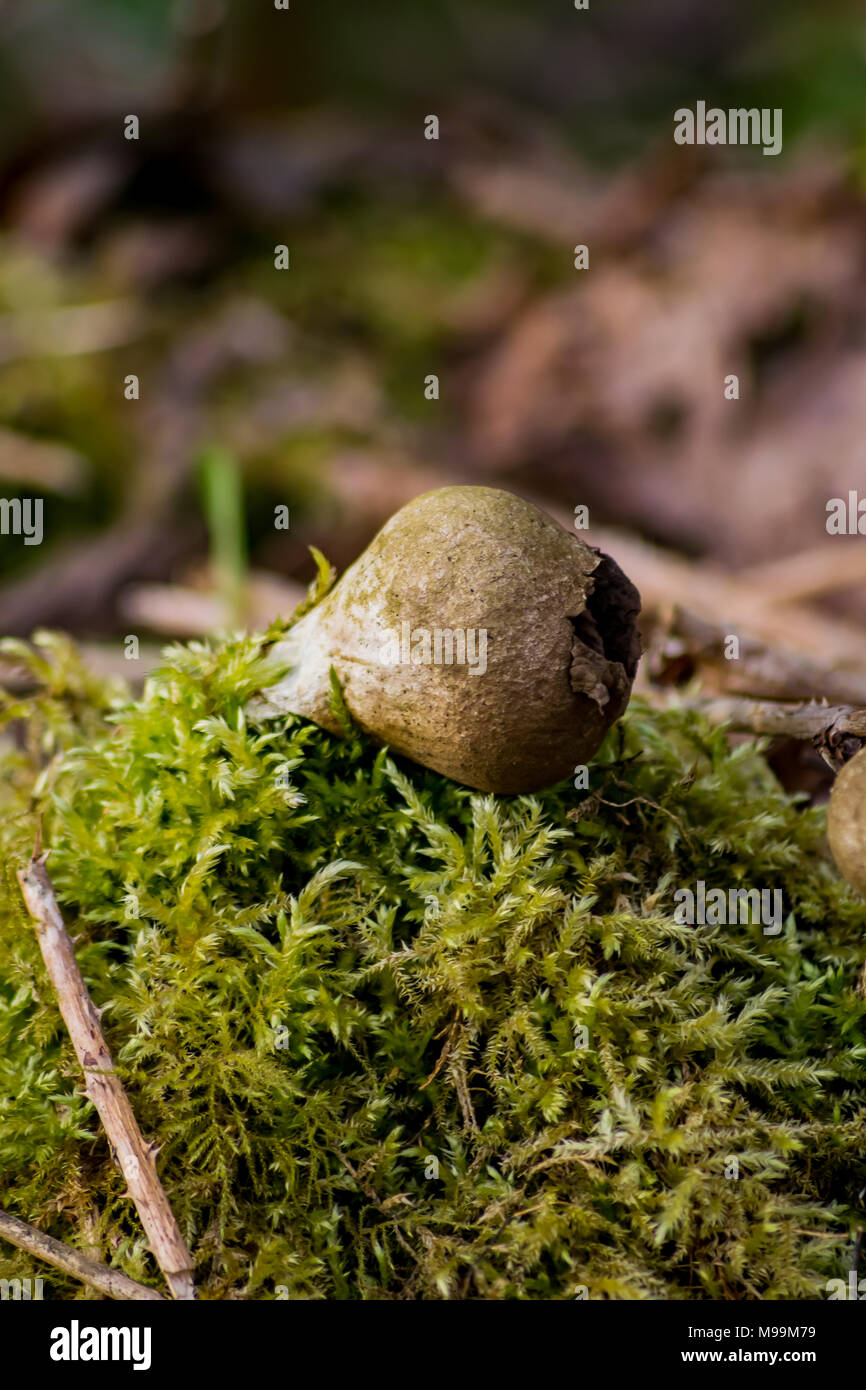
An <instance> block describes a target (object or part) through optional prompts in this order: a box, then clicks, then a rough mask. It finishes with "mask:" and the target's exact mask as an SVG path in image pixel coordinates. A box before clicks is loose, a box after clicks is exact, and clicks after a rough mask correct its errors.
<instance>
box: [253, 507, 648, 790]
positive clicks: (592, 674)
mask: <svg viewBox="0 0 866 1390" xmlns="http://www.w3.org/2000/svg"><path fill="white" fill-rule="evenodd" d="M639 611H640V595H639V594H638V592H637V590H636V589H635V587H634V585H633V584H632V583H630V581H629V580H628V579H627V578H626V577H625V575H624V574H623V573H622V571H621V570H620V568H619V566H618V565H617V564H615V562H614V561H613V560H611V559H610V558H609V557H608V556H607V555H603V554H601V552H599V551H597V550H593V549H591V548H590V547H589V546H588V545H586V544H585V543H584V542H583V541H582V540H580V539H579V537H577V536H576V535H572V534H571V533H570V532H568V531H566V530H564V529H563V527H561V526H560V525H559V524H558V523H557V522H555V521H553V520H552V518H551V517H549V516H546V515H545V514H544V512H541V511H539V510H538V508H537V507H534V506H532V505H531V504H530V503H528V502H525V501H523V500H522V499H521V498H519V497H515V496H514V495H513V494H512V493H509V492H502V491H500V490H499V489H497V488H490V487H443V488H438V489H436V491H434V492H427V493H424V494H423V495H422V496H420V497H416V498H414V499H413V501H411V502H409V503H408V504H407V505H406V506H405V507H403V508H401V510H400V511H398V512H397V513H396V514H395V515H394V516H392V517H391V519H390V521H388V522H387V523H386V524H385V526H383V527H382V530H381V531H380V532H379V533H378V535H377V536H375V537H374V539H373V540H372V541H371V542H370V544H369V545H368V547H367V549H366V550H365V551H364V552H363V554H362V555H361V556H360V557H359V558H358V559H357V560H356V561H355V562H354V564H352V565H351V566H350V567H349V568H348V569H347V570H346V571H345V573H344V574H343V576H342V578H341V579H340V580H339V582H338V583H337V584H336V585H335V587H334V588H333V589H332V591H331V592H330V593H329V594H328V595H327V596H326V597H325V598H324V599H323V600H322V601H321V602H320V603H319V604H318V605H317V606H316V607H315V608H314V609H312V611H311V612H309V613H307V614H306V615H305V616H304V617H303V618H301V619H300V621H299V622H298V623H297V624H296V625H295V626H294V627H293V628H292V629H291V630H290V631H289V632H288V634H287V635H286V638H285V639H284V640H281V641H280V642H278V643H277V644H276V646H275V648H274V650H273V655H274V657H275V658H276V659H278V660H279V661H280V662H281V664H282V663H288V664H289V670H288V672H287V674H286V676H285V677H284V678H283V679H282V680H281V681H280V682H279V683H277V684H276V685H274V686H272V687H270V688H269V689H267V690H265V691H263V692H262V693H261V696H260V697H259V698H257V699H256V700H255V701H254V702H252V704H251V705H250V707H249V709H250V713H251V714H252V715H253V716H254V717H265V716H270V715H274V714H280V713H289V712H290V713H293V714H299V715H304V716H306V718H308V719H312V720H314V721H315V723H316V724H319V725H321V726H322V728H325V729H329V730H330V731H331V732H332V733H340V732H341V730H340V726H339V724H338V722H337V720H336V719H335V717H334V714H333V713H332V710H331V707H330V699H329V697H330V694H331V687H330V668H331V667H332V666H333V668H334V670H335V671H336V673H337V676H338V677H339V680H340V683H341V685H342V688H343V694H344V697H345V700H346V705H347V707H348V709H349V712H350V713H351V715H352V717H353V719H354V720H355V722H356V723H357V724H358V725H359V726H360V727H361V728H362V729H363V730H365V731H366V732H367V733H369V734H371V735H372V736H373V737H374V738H375V739H377V740H378V741H379V742H381V743H386V744H388V745H389V747H390V748H391V749H392V750H393V751H394V752H396V753H401V754H403V755H405V756H406V757H408V758H411V759H413V760H414V761H415V762H418V763H422V764H423V765H424V766H425V767H430V768H433V769H435V770H436V771H437V772H441V773H444V774H445V775H446V776H448V777H452V778H454V780H455V781H457V782H462V783H464V784H465V785H466V786H469V787H474V788H476V789H478V790H480V791H489V792H505V793H509V792H511V793H514V792H529V791H535V790H537V789H538V788H540V787H544V786H547V785H548V784H550V783H551V782H555V781H558V780H559V779H560V778H562V777H565V776H568V775H571V774H572V773H573V771H574V769H575V768H576V767H577V766H579V765H581V764H585V763H586V762H588V760H589V759H590V758H591V757H592V755H593V754H594V753H595V751H596V750H597V748H598V747H599V744H600V743H601V741H602V739H603V738H604V735H605V733H606V731H607V729H608V728H609V727H610V725H611V724H612V723H613V722H614V721H615V720H616V719H618V718H619V716H620V715H621V714H622V712H623V710H624V709H625V707H626V705H627V703H628V698H629V694H630V692H631V685H632V681H633V679H634V675H635V671H636V669H637V663H638V659H639V657H640V637H639V634H638V629H637V621H636V620H637V615H638V613H639Z"/></svg>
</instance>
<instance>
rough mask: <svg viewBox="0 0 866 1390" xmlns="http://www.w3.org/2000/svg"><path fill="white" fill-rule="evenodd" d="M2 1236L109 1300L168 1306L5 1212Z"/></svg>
mask: <svg viewBox="0 0 866 1390" xmlns="http://www.w3.org/2000/svg"><path fill="white" fill-rule="evenodd" d="M0 1236H2V1237H3V1239H4V1240H8V1241H9V1242H10V1244H11V1245H17V1246H18V1248H19V1250H26V1251H27V1252H28V1254H30V1255H35V1256H36V1258H37V1259H39V1260H45V1261H46V1262H47V1263H48V1264H50V1265H54V1268H55V1269H62V1270H63V1273H64V1274H71V1275H72V1277H73V1279H80V1280H81V1282H82V1284H87V1285H89V1287H90V1288H92V1289H98V1290H99V1292H100V1293H104V1294H107V1295H108V1297H109V1298H120V1299H126V1300H129V1301H133V1300H138V1301H141V1302H144V1301H149V1302H157V1303H164V1302H165V1299H164V1298H163V1296H162V1294H161V1293H157V1291H156V1289H148V1288H146V1287H145V1285H144V1284H137V1283H136V1282H135V1280H134V1279H128V1278H127V1276H126V1275H125V1274H121V1273H120V1271H119V1270H116V1269H110V1268H109V1267H108V1265H103V1264H100V1263H99V1261H98V1260H89V1259H88V1258H87V1256H86V1255H82V1254H81V1252H80V1251H79V1250H73V1249H72V1247H71V1246H69V1245H64V1244H63V1241H62V1240H55V1239H54V1237H53V1236H47V1235H45V1233H44V1231H40V1230H38V1229H37V1228H36V1227H35V1226H28V1225H27V1223H26V1222H25V1221H19V1220H18V1218H17V1217H15V1216H10V1215H9V1213H8V1212H6V1211H0Z"/></svg>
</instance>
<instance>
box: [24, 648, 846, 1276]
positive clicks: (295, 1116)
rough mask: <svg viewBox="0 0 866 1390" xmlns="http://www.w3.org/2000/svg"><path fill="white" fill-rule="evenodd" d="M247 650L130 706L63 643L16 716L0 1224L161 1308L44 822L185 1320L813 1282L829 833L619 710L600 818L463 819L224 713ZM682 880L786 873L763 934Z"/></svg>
mask: <svg viewBox="0 0 866 1390" xmlns="http://www.w3.org/2000/svg"><path fill="white" fill-rule="evenodd" d="M266 649H267V647H266V643H264V642H263V641H261V640H256V639H242V640H236V641H231V642H228V643H226V644H225V645H223V646H220V647H219V648H217V649H215V650H211V649H209V648H208V647H206V646H203V645H195V646H191V647H188V648H174V649H172V650H171V651H170V652H169V653H168V654H167V665H166V667H165V668H164V670H163V671H162V672H161V673H160V674H159V675H158V676H156V677H154V678H152V679H151V680H150V681H149V683H148V686H147V688H146V690H145V693H144V696H143V698H142V699H140V700H138V701H136V702H130V701H129V700H128V699H127V698H126V697H125V696H124V695H123V694H122V692H120V691H119V690H109V689H105V688H103V687H101V686H100V685H99V684H98V683H95V682H94V681H93V680H92V679H90V678H89V677H87V676H86V675H85V673H84V672H83V671H82V670H81V668H80V667H79V666H78V663H77V660H76V658H75V655H74V652H73V651H72V649H71V648H68V647H66V645H65V644H63V643H61V642H58V641H56V640H55V642H54V645H53V646H52V647H51V648H43V650H42V653H41V657H40V658H39V660H42V662H43V664H42V665H41V666H38V669H37V674H38V675H39V676H40V678H41V680H42V682H43V685H42V688H41V689H40V691H39V692H38V693H37V694H36V695H34V696H33V697H32V698H30V699H28V700H26V701H21V702H18V703H15V702H12V701H10V702H9V704H8V707H7V709H6V711H5V719H6V722H7V723H8V722H10V721H11V720H13V719H14V720H16V721H17V723H16V726H15V727H16V728H17V729H18V730H23V731H24V737H23V741H22V740H21V739H19V740H18V741H17V742H16V744H13V743H12V742H11V741H10V743H9V746H8V749H7V751H6V752H5V754H4V756H3V764H4V766H3V771H4V774H5V775H4V779H3V782H4V790H3V793H2V798H3V801H2V813H3V814H2V840H3V851H4V860H5V870H4V873H5V879H6V889H7V892H6V895H5V901H4V904H3V908H2V916H0V1171H2V1174H3V1179H2V1189H0V1204H2V1205H3V1206H5V1207H6V1208H7V1209H10V1210H12V1211H13V1212H14V1213H15V1214H17V1215H19V1216H21V1217H23V1218H24V1219H26V1220H30V1221H33V1222H36V1223H37V1224H39V1225H40V1226H42V1227H43V1228H44V1229H46V1230H49V1231H51V1232H52V1233H53V1234H55V1235H57V1236H59V1237H60V1238H62V1239H64V1240H67V1241H68V1242H70V1243H72V1244H75V1245H79V1246H82V1247H89V1248H91V1249H92V1248H93V1247H97V1248H98V1250H99V1251H100V1253H101V1255H102V1258H104V1259H106V1260H108V1261H110V1262H112V1263H114V1264H116V1265H118V1266H120V1267H122V1268H124V1269H125V1270H127V1271H128V1272H129V1273H130V1274H132V1275H133V1276H135V1277H139V1278H144V1279H146V1280H148V1281H150V1282H153V1283H154V1284H156V1285H159V1284H160V1280H159V1275H158V1272H157V1271H156V1270H155V1268H154V1266H153V1264H152V1261H151V1258H150V1256H149V1254H148V1252H147V1249H146V1246H145V1244H144V1241H143V1237H142V1235H141V1232H140V1227H139V1225H138V1222H137V1220H136V1217H135V1213H134V1211H133V1210H132V1209H131V1204H130V1202H129V1200H128V1199H127V1198H125V1197H124V1195H123V1186H124V1185H123V1182H122V1179H121V1178H120V1176H119V1174H118V1172H117V1171H116V1169H115V1168H114V1167H113V1165H112V1162H111V1158H110V1155H109V1151H108V1146H107V1144H106V1141H105V1138H104V1135H103V1134H102V1132H101V1129H100V1126H99V1124H98V1120H97V1117H96V1115H95V1113H94V1111H93V1110H92V1108H91V1107H90V1105H89V1104H88V1103H87V1102H86V1100H85V1099H83V1098H82V1097H81V1095H80V1094H79V1088H80V1076H79V1073H78V1070H77V1066H76V1063H75V1059H74V1057H73V1055H72V1052H71V1047H70V1044H69V1042H68V1040H67V1038H66V1035H65V1031H64V1028H63V1025H62V1022H61V1020H60V1017H59V1015H58V1012H57V1009H56V1006H55V1004H54V1002H53V998H52V993H51V989H50V986H49V985H48V983H47V980H46V977H45V973H44V970H43V967H42V963H41V959H40V956H39V952H38V949H37V946H36V943H35V939H34V934H33V930H32V927H31V925H30V923H29V922H28V921H27V919H26V918H25V915H24V911H23V908H22V907H21V906H20V902H19V897H18V892H17V884H16V883H15V879H14V869H15V867H16V865H17V864H18V863H20V862H21V860H22V859H24V858H25V857H26V856H27V855H28V854H29V851H30V847H31V845H32V842H33V833H34V826H35V815H34V812H35V811H36V810H37V809H38V810H40V811H41V814H42V818H43V823H44V830H45V837H46V840H47V842H48V843H49V844H50V845H51V846H52V851H51V856H50V859H49V864H48V867H49V870H50V872H51V874H52V877H53V879H54V882H55V884H56V886H57V889H58V893H59V895H60V897H61V900H62V903H63V905H64V911H65V915H66V918H67V921H68V924H69V926H70V930H71V932H72V933H73V935H75V936H76V938H77V953H78V958H79V960H80V962H81V966H82V969H83V972H84V975H85V978H86V980H87V982H88V985H89V988H90V990H91V992H92V994H93V996H94V999H95V1001H96V1003H97V1004H98V1005H99V1006H100V1007H101V1008H103V1010H104V1017H103V1023H104V1027H105V1029H106V1032H107V1036H108V1040H109V1043H110V1045H111V1047H112V1049H113V1051H114V1054H115V1056H116V1058H117V1059H118V1061H119V1063H120V1065H121V1067H122V1072H123V1076H124V1080H125V1083H126V1085H127V1087H128V1090H129V1095H130V1098H131V1100H132V1103H133V1106H134V1108H135V1110H136V1113H137V1115H138V1117H139V1120H140V1123H141V1125H142V1128H143V1130H144V1132H145V1134H146V1135H148V1136H149V1137H151V1136H152V1137H154V1138H156V1139H157V1140H158V1142H159V1143H160V1144H161V1145H162V1149H161V1153H160V1160H159V1163H160V1172H161V1176H162V1179H163V1182H164V1184H165V1186H166V1188H167V1191H168V1193H169V1196H170V1199H171V1202H172V1205H173V1207H174V1210H175V1212H176V1213H177V1215H178V1218H179V1220H180V1223H181V1226H182V1228H183V1230H184V1232H185V1233H186V1235H187V1237H188V1239H189V1241H190V1243H191V1246H192V1249H193V1251H194V1255H195V1259H196V1265H197V1280H198V1283H199V1286H200V1289H201V1291H202V1296H204V1297H211V1298H239V1297H246V1298H273V1297H275V1296H285V1293H287V1294H288V1296H289V1297H314V1298H315V1297H318V1298H386V1299H387V1298H401V1297H422V1298H441V1297H452V1298H461V1297H462V1298H478V1297H483V1298H496V1299H498V1298H548V1297H552V1298H569V1297H574V1296H576V1294H578V1293H579V1291H580V1289H581V1286H585V1287H586V1288H587V1289H588V1290H589V1294H590V1296H591V1297H594V1298H598V1297H620V1298H645V1297H671V1298H708V1297H709V1298H749V1297H754V1296H760V1297H765V1298H782V1297H793V1298H810V1297H812V1298H818V1297H824V1296H825V1294H824V1284H825V1282H826V1280H827V1279H828V1278H830V1277H835V1276H838V1275H844V1273H845V1270H846V1268H847V1264H846V1261H847V1259H848V1251H849V1249H850V1244H849V1233H850V1230H851V1228H852V1227H853V1226H854V1225H856V1224H857V1223H858V1222H862V1220H863V1206H862V1190H863V1188H864V1184H866V1123H864V1121H866V1104H864V1101H866V1087H864V1082H863V1057H864V1050H866V1034H864V1013H866V1005H864V1003H863V1001H862V1000H861V999H860V998H859V996H858V995H857V994H856V993H855V989H854V986H855V981H856V975H857V971H858V968H859V966H860V964H861V961H862V957H863V951H864V947H863V937H864V925H866V907H864V906H863V905H861V904H858V903H856V902H855V901H854V899H853V898H852V897H851V896H849V894H848V892H847V890H846V889H845V888H844V886H843V885H842V884H841V883H840V882H839V880H838V879H837V877H836V876H835V874H834V873H833V871H832V869H831V868H830V867H829V866H828V864H827V863H826V860H825V858H824V856H823V834H824V827H823V816H822V814H821V813H820V812H817V811H808V810H804V809H802V808H801V807H798V806H797V805H795V804H794V803H793V802H792V801H791V800H790V799H789V798H788V797H786V796H785V795H784V794H783V793H782V792H781V791H780V789H779V787H778V785H777V784H776V783H775V781H774V779H773V777H772V775H771V773H770V772H769V770H768V768H767V766H766V764H765V762H764V761H763V758H762V757H761V755H760V753H759V751H757V750H755V749H753V748H751V747H740V748H738V749H736V750H735V751H733V752H732V751H731V750H730V749H729V747H728V745H727V742H726V739H725V737H724V735H723V734H722V733H720V732H718V731H713V730H711V729H710V728H709V727H708V726H706V725H705V724H704V723H702V722H701V721H700V720H699V719H698V718H697V717H696V716H694V715H692V714H688V713H685V712H682V713H677V712H669V713H658V712H654V711H652V710H651V709H650V708H649V707H648V706H647V705H646V704H644V703H643V702H641V701H638V700H635V701H633V703H632V705H631V708H630V710H629V712H628V714H627V716H626V718H625V719H624V721H623V722H622V723H621V725H620V726H618V728H617V729H616V730H614V731H613V732H612V733H611V734H610V735H609V737H608V740H607V743H606V745H605V746H604V748H603V749H602V751H601V753H600V755H599V758H598V759H597V761H596V763H595V764H594V765H593V768H592V770H591V790H590V792H589V793H588V794H587V793H578V792H575V791H574V790H573V789H572V788H571V786H570V784H565V785H560V786H558V787H556V788H553V789H551V790H550V791H548V792H545V793H543V794H541V795H537V796H532V797H514V798H504V797H499V798H497V797H492V796H481V795H476V794H472V793H470V792H468V791H466V790H464V789H462V788H460V787H458V786H457V785H455V784H454V783H451V782H449V781H448V780H447V779H445V778H442V777H439V776H437V775H435V774H433V773H428V772H425V771H424V770H422V769H420V768H418V767H415V766H413V765H411V764H403V765H401V766H397V764H396V763H395V762H394V761H392V759H391V758H390V757H389V756H388V755H387V753H386V752H384V751H378V752H377V750H376V749H375V748H374V747H372V746H371V745H370V744H368V743H367V742H366V741H364V740H362V739H361V738H360V737H359V736H358V735H357V734H356V733H354V732H353V731H351V730H349V731H348V734H347V737H345V738H344V739H336V738H332V737H330V736H329V735H327V734H325V733H323V732H322V731H321V730H319V729H317V728H315V727H314V726H312V725H309V724H305V723H303V722H302V721H300V720H296V719H293V718H288V719H283V720H280V721H277V722H275V723H272V724H269V725H267V726H265V727H263V728H255V729H254V728H251V727H249V726H248V725H247V724H246V723H245V721H244V716H243V712H242V711H243V706H244V704H245V702H246V700H247V698H248V697H249V695H250V694H251V692H252V691H253V690H254V689H255V688H256V687H257V686H258V685H259V684H260V683H261V682H262V681H263V680H264V679H266V678H267V669H266V668H267V656H266ZM37 665H38V663H37ZM697 878H703V879H705V880H706V882H707V883H708V885H719V886H722V887H726V888H727V887H731V886H736V885H738V884H741V883H742V884H744V885H746V886H750V885H751V886H758V887H775V886H779V887H782V888H783V890H784V894H785V911H786V914H787V920H786V925H785V928H784V931H783V932H782V934H781V935H780V936H778V937H775V938H774V937H767V936H764V935H763V934H762V933H761V928H760V927H759V926H745V925H744V926H729V927H720V926H715V927H714V926H683V925H678V924H677V923H676V922H675V921H674V917H673V910H674V901H673V893H674V890H675V889H676V888H677V887H681V886H683V887H687V886H690V885H693V884H694V882H695V880H696V879H697ZM582 1028H583V1029H585V1030H586V1038H587V1039H588V1044H587V1045H586V1046H581V1045H580V1044H581V1042H582V1041H583V1039H582V1037H581V1032H580V1030H581V1029H582ZM732 1157H736V1158H737V1159H738V1162H739V1177H738V1178H735V1179H734V1178H731V1177H726V1175H725V1173H726V1168H728V1170H729V1171H730V1169H729V1164H730V1160H731V1158H732ZM15 1272H17V1273H19V1274H20V1273H28V1272H29V1273H36V1272H38V1273H42V1274H44V1273H45V1271H44V1269H40V1270H38V1271H36V1270H34V1269H33V1268H32V1266H31V1265H30V1262H29V1261H28V1260H27V1259H26V1257H24V1256H18V1255H16V1254H14V1252H11V1251H9V1248H8V1247H6V1248H4V1250H3V1252H2V1257H0V1274H5V1275H9V1274H11V1273H15ZM49 1285H50V1288H51V1291H52V1296H54V1297H66V1298H69V1297H75V1296H81V1292H82V1291H81V1290H80V1289H78V1288H77V1287H76V1286H75V1285H73V1284H72V1283H71V1282H68V1281H65V1280H63V1279H62V1278H60V1277H56V1278H55V1277H54V1276H51V1275H49Z"/></svg>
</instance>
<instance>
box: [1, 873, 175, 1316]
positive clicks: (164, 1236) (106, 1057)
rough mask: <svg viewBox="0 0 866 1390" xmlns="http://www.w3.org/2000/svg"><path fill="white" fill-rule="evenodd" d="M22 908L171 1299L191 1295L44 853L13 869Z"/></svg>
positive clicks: (148, 1148)
mask: <svg viewBox="0 0 866 1390" xmlns="http://www.w3.org/2000/svg"><path fill="white" fill-rule="evenodd" d="M18 882H19V883H20V884H21V892H22V895H23V897H24V902H25V904H26V906H27V911H28V912H29V913H30V916H31V917H32V918H33V920H34V922H35V923H36V927H37V935H38V938H39V946H40V949H41V951H42V957H43V959H44V961H45V965H46V968H47V970H48V974H49V975H50V977H51V983H52V984H53V986H54V988H55V990H56V992H57V1002H58V1004H59V1007H60V1012H61V1014H62V1015H63V1021H64V1023H65V1024H66V1027H67V1029H68V1031H69V1036H70V1038H71V1039H72V1044H73V1046H74V1048H75V1051H76V1053H77V1055H78V1060H79V1062H80V1063H81V1066H82V1069H83V1071H84V1077H85V1085H86V1090H87V1095H88V1096H89V1098H90V1100H92V1101H93V1104H94V1105H95V1106H96V1109H97V1111H98V1112H99V1116H100V1119H101V1120H102V1123H103V1124H104V1126H105V1130H106V1133H107V1134H108V1137H109V1139H110V1141H111V1144H112V1146H113V1148H114V1151H115V1154H116V1156H117V1162H118V1165H119V1167H120V1170H121V1172H122V1173H123V1176H124V1177H125V1178H126V1182H127V1186H128V1188H129V1195H130V1196H131V1197H132V1200H133V1201H134V1202H135V1205H136V1208H137V1209H138V1214H139V1216H140V1217H141V1223H142V1225H143V1226H144V1229H145V1232H146V1233H147V1238H148V1240H149V1241H150V1246H151V1249H152V1250H153V1253H154V1256H155V1258H156V1261H157V1263H158V1265H159V1267H160V1269H161V1270H162V1272H163V1274H164V1275H165V1277H166V1280H167V1281H168V1285H169V1288H170V1289H171V1291H172V1293H173V1295H174V1297H175V1298H177V1299H192V1298H195V1288H194V1285H193V1281H192V1258H191V1256H190V1254H189V1251H188V1250H187V1248H186V1244H185V1242H184V1239H183V1236H182V1235H181V1233H180V1228H179V1227H178V1224H177V1222H176V1220H175V1217H174V1213H173V1212H172V1210H171V1207H170V1206H169V1203H168V1198H167V1197H166V1195H165V1191H164V1190H163V1187H162V1183H161V1182H160V1180H159V1177H158V1175H157V1171H156V1163H155V1161H154V1160H155V1156H156V1146H155V1145H151V1144H146V1143H145V1141H144V1139H143V1137H142V1134H141V1130H140V1129H139V1128H138V1123H137V1121H136V1118H135V1115H134V1114H133V1113H132V1107H131V1105H130V1103H129V1101H128V1099H127V1096H126V1092H125V1091H124V1089H123V1086H122V1085H121V1083H120V1078H119V1077H118V1075H117V1073H116V1071H115V1070H114V1063H113V1061H112V1058H111V1053H110V1052H109V1050H108V1046H107V1044H106V1041H105V1038H104V1037H103V1035H102V1028H101V1027H100V1022H99V1014H98V1012H97V1010H96V1008H95V1007H94V1004H93V1001H92V999H91V998H90V995H89V994H88V992H87V987H86V985H85V983H84V980H83V979H82V976H81V971H80V970H79V968H78V962H77V961H76V959H75V952H74V951H73V949H72V942H71V941H70V939H69V933H68V932H67V930H66V927H65V925H64V922H63V918H62V916H61V914H60V908H59V907H58V905H57V899H56V897H55V896H54V889H53V887H52V884H51V879H50V878H49V877H48V873H47V871H46V869H45V861H44V856H40V857H37V856H36V855H35V854H34V857H33V858H32V859H31V861H30V863H29V864H28V865H27V867H26V868H25V869H19V871H18Z"/></svg>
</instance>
